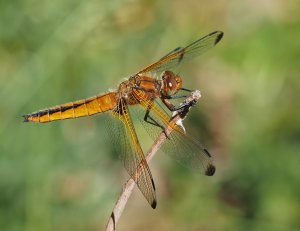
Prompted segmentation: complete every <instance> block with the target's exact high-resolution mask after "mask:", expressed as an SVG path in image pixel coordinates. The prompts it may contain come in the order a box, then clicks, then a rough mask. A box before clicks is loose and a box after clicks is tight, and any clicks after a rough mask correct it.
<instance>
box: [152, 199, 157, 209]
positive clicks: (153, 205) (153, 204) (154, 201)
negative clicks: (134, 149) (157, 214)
mask: <svg viewBox="0 0 300 231" xmlns="http://www.w3.org/2000/svg"><path fill="white" fill-rule="evenodd" d="M156 205H157V201H156V199H154V200H153V202H152V204H151V207H152V208H153V209H155V208H156Z"/></svg>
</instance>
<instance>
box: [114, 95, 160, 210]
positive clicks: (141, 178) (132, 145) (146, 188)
mask: <svg viewBox="0 0 300 231" xmlns="http://www.w3.org/2000/svg"><path fill="white" fill-rule="evenodd" d="M113 116H114V117H115V118H116V121H115V122H116V123H115V124H114V125H113V126H111V127H113V131H114V132H117V133H118V134H117V135H118V138H119V139H118V140H119V141H120V143H118V144H117V145H119V146H120V148H117V150H119V151H120V152H121V153H120V154H121V157H122V159H123V162H124V166H125V169H126V170H127V172H128V173H129V175H130V176H131V178H132V179H133V180H134V181H135V182H136V184H137V186H138V187H139V189H140V191H141V192H142V193H143V195H144V196H145V198H146V199H147V201H148V202H149V204H150V205H151V206H152V208H155V207H156V194H155V186H154V181H153V178H152V175H151V172H150V169H149V166H148V164H147V161H146V160H145V157H144V154H143V151H142V149H141V146H140V143H139V140H138V138H137V135H136V132H135V129H134V126H133V124H132V120H131V117H130V114H129V111H128V107H127V105H126V103H125V102H124V101H123V100H122V99H121V100H120V105H119V107H118V109H117V110H116V111H114V112H113Z"/></svg>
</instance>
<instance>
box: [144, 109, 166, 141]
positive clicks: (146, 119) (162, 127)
mask: <svg viewBox="0 0 300 231" xmlns="http://www.w3.org/2000/svg"><path fill="white" fill-rule="evenodd" d="M149 113H150V108H147V111H146V113H145V116H144V121H145V122H147V123H149V124H152V125H154V126H157V127H160V128H161V129H162V131H163V132H164V133H165V136H166V137H167V138H168V139H169V137H168V135H167V133H166V129H165V127H164V126H163V125H161V124H159V123H158V122H157V121H156V120H155V119H153V118H152V117H151V116H150V114H149Z"/></svg>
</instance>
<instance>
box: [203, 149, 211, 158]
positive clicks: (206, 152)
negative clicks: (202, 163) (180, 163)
mask: <svg viewBox="0 0 300 231" xmlns="http://www.w3.org/2000/svg"><path fill="white" fill-rule="evenodd" d="M203 151H204V152H205V154H206V155H207V156H208V157H211V155H210V153H209V152H208V151H207V149H206V148H203Z"/></svg>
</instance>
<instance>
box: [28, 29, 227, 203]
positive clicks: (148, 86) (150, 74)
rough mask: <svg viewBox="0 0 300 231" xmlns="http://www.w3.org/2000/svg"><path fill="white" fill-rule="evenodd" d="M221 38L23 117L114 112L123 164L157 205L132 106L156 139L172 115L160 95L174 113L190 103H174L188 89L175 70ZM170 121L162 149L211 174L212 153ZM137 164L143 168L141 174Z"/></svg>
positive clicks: (176, 51) (45, 119)
mask: <svg viewBox="0 0 300 231" xmlns="http://www.w3.org/2000/svg"><path fill="white" fill-rule="evenodd" d="M222 37H223V32H221V31H215V32H212V33H210V34H208V35H206V36H205V37H203V38H200V39H198V40H196V41H195V42H193V43H191V44H190V45H188V46H186V47H178V48H176V49H174V50H173V51H171V52H169V53H168V54H167V55H165V56H163V57H162V58H161V59H159V60H158V61H157V62H155V63H153V64H151V65H149V66H148V67H146V68H144V69H142V70H140V71H138V72H137V73H135V74H134V75H131V76H130V77H129V78H128V79H127V80H125V81H123V82H122V83H121V84H120V85H119V86H118V88H117V90H115V91H111V92H108V93H105V94H100V95H96V96H94V97H90V98H86V99H83V100H78V101H74V102H70V103H66V104H61V105H59V106H55V107H50V108H48V109H44V110H40V111H37V112H33V113H31V114H27V115H24V121H25V122H40V123H46V122H52V121H55V120H64V119H73V118H78V117H82V116H90V115H94V114H97V113H102V112H108V111H110V112H111V114H112V116H113V117H114V118H115V120H114V123H113V127H115V128H114V132H115V133H117V134H116V135H117V136H118V138H119V139H120V140H119V141H120V143H119V145H120V146H121V152H122V153H121V155H122V157H123V162H124V166H125V168H126V170H127V172H128V173H129V175H130V176H131V177H132V178H133V179H134V181H135V182H136V184H137V186H138V187H139V189H140V191H141V192H142V193H143V195H144V196H145V198H146V199H147V201H148V202H149V203H150V205H151V206H152V208H155V207H156V204H157V202H156V193H155V185H154V181H153V178H152V174H151V172H150V169H149V166H148V164H147V161H146V160H145V156H144V153H143V150H142V148H141V146H140V142H139V139H138V136H137V134H136V131H135V127H134V125H133V122H132V116H131V113H130V110H131V108H133V109H134V110H135V111H136V112H137V113H138V116H139V120H140V121H141V122H142V124H143V125H144V127H145V128H146V130H147V131H148V133H149V134H150V136H152V137H153V138H156V137H157V136H158V134H159V132H160V131H164V129H165V128H166V127H167V126H170V116H169V115H168V114H167V113H166V112H165V111H164V110H163V109H162V108H161V107H160V105H159V104H158V103H157V102H156V100H160V101H161V102H162V103H163V104H164V105H165V106H166V107H167V108H168V109H169V110H170V111H172V112H173V113H174V112H176V111H180V110H181V109H184V107H186V105H185V104H180V105H179V106H175V105H173V104H172V103H171V102H170V100H172V99H176V98H185V97H186V96H185V95H180V94H177V93H178V92H184V91H190V90H188V89H185V88H183V87H182V79H181V77H180V76H179V75H177V74H175V73H174V72H173V71H172V69H174V68H175V67H177V66H178V65H179V64H180V63H182V62H185V61H186V60H189V59H190V58H192V57H194V56H197V55H200V54H203V53H204V52H205V51H207V50H208V49H210V48H212V47H214V46H215V45H216V44H217V43H218V42H219V41H220V40H221V39H222ZM157 76H160V77H157ZM136 108H139V110H136ZM172 126H173V131H172V133H171V134H170V135H168V137H167V138H168V139H167V140H166V142H165V143H164V144H163V146H162V149H163V150H164V151H165V152H166V153H167V154H169V155H171V156H173V157H175V159H177V160H178V161H179V162H181V163H182V164H183V165H187V166H189V167H193V168H196V169H200V170H202V171H203V173H204V174H206V175H208V176H212V175H213V174H214V172H215V167H214V165H213V158H212V157H211V155H210V154H209V152H208V151H207V150H206V149H205V148H203V147H202V145H201V144H200V142H199V141H198V140H196V139H195V138H193V137H192V136H190V135H188V134H187V133H186V132H185V130H184V128H183V126H180V125H179V124H175V123H173V125H172ZM138 168H139V169H142V170H141V171H140V174H138V175H137V174H136V171H137V169H138Z"/></svg>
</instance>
